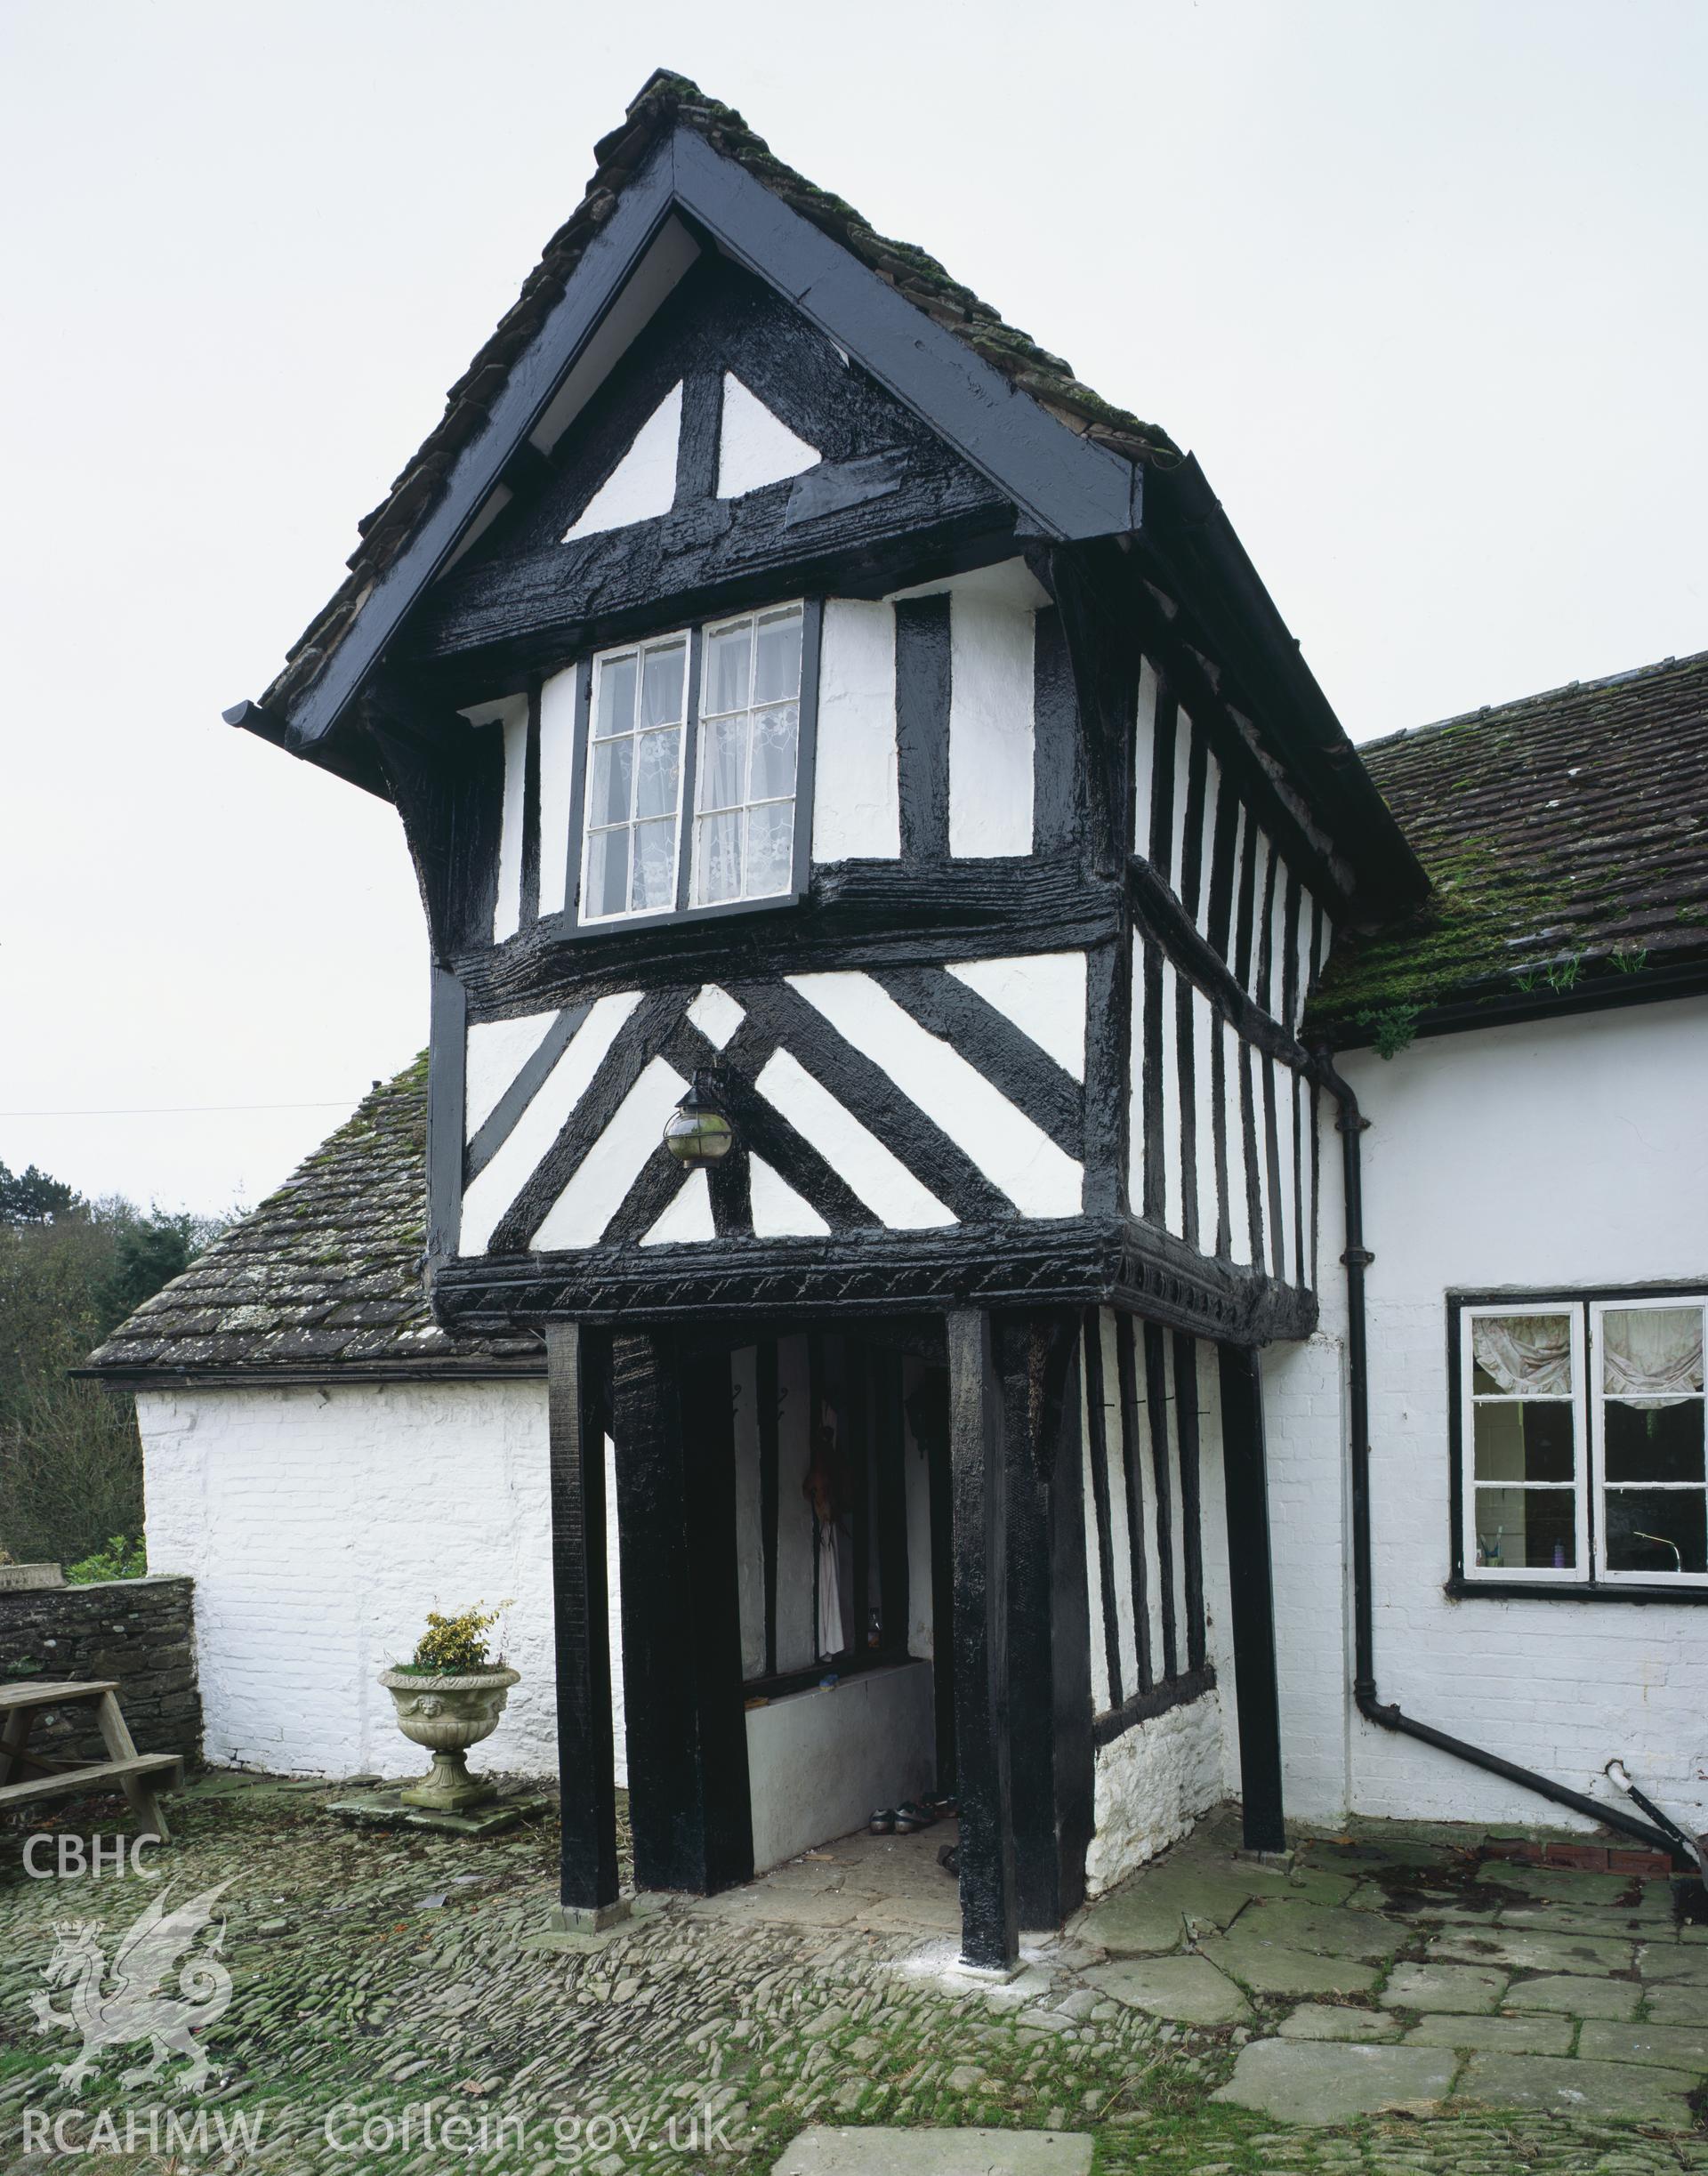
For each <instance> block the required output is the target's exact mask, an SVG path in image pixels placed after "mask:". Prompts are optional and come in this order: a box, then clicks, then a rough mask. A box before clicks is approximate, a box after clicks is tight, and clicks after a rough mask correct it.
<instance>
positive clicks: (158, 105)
mask: <svg viewBox="0 0 1708 2176" xmlns="http://www.w3.org/2000/svg"><path fill="white" fill-rule="evenodd" d="M661 63H662V64H665V65H668V66H670V67H673V68H676V69H681V70H683V71H684V72H686V73H688V74H689V75H692V76H694V77H696V78H697V80H698V81H699V82H700V83H701V84H702V85H704V86H705V88H706V89H707V90H708V91H710V92H712V93H715V94H716V95H717V96H719V97H720V98H722V99H724V100H726V101H728V102H729V103H730V104H733V105H737V106H739V107H740V108H742V109H743V110H744V111H745V114H746V116H747V117H748V119H749V120H750V121H751V122H752V123H753V125H754V126H755V127H756V128H757V129H758V130H759V132H760V133H761V134H762V135H764V136H766V137H767V138H769V141H771V143H772V144H773V145H774V147H775V148H776V149H777V151H778V152H779V153H780V154H781V155H782V156H783V157H785V158H786V159H788V160H789V161H790V162H792V163H793V164H794V165H797V166H799V167H800V168H802V170H803V171H804V172H806V173H809V174H810V175H811V176H812V177H813V178H814V179H815V180H816V181H820V182H822V183H823V184H825V185H826V187H828V188H831V189H836V190H839V191H840V192H841V193H842V195H844V196H845V197H849V198H850V200H851V201H852V202H853V203H855V204H857V205H858V206H859V207H860V209H861V210H862V211H863V212H864V213H865V214H866V216H867V217H868V218H870V219H871V220H872V221H873V222H874V224H875V225H876V226H878V227H879V228H880V229H881V230H885V231H887V232H889V233H891V234H897V235H900V236H903V237H905V238H908V239H910V240H913V241H916V242H918V243H921V244H922V245H923V246H926V247H927V248H929V249H931V251H933V252H934V253H935V254H937V255H939V256H940V257H941V258H942V260H943V261H944V262H945V263H946V264H947V265H948V267H949V268H950V270H952V271H953V272H954V273H955V276H956V277H957V278H962V279H964V280H966V281H967V282H969V283H970V284H971V286H974V287H975V288H977V289H978V291H979V293H980V294H983V295H985V296H986V297H987V298H988V299H989V300H990V301H991V302H994V303H995V305H996V306H997V307H998V308H999V309H1000V310H1002V311H1003V314H1004V315H1005V316H1006V317H1008V318H1010V319H1011V320H1012V321H1013V322H1014V323H1016V324H1019V325H1021V326H1025V327H1027V330H1028V331H1030V332H1032V333H1033V334H1035V336H1036V337H1038V338H1039V339H1040V340H1042V341H1043V343H1044V344H1045V345H1046V346H1048V347H1051V348H1052V349H1054V350H1055V351H1057V352H1059V353H1061V354H1064V355H1066V356H1067V357H1068V359H1070V360H1071V361H1072V362H1073V364H1074V365H1075V367H1076V368H1077V369H1078V371H1079V372H1080V374H1081V375H1083V376H1084V378H1086V379H1087V380H1088V381H1089V382H1090V383H1092V384H1093V385H1095V386H1096V387H1098V389H1099V390H1100V391H1102V392H1104V393H1106V394H1107V395H1108V396H1109V397H1110V398H1111V399H1116V400H1118V401H1121V402H1124V403H1125V404H1127V405H1128V406H1130V407H1133V408H1135V409H1136V410H1137V411H1138V412H1139V413H1140V415H1144V416H1147V417H1154V418H1156V420H1158V421H1160V422H1162V423H1164V424H1165V425H1166V426H1167V428H1168V429H1169V430H1170V431H1172V433H1173V435H1174V436H1175V437H1176V439H1179V440H1180V441H1181V442H1182V443H1183V444H1185V445H1188V446H1189V447H1192V448H1193V449H1194V450H1195V451H1196V453H1197V455H1198V456H1199V458H1200V459H1201V460H1202V461H1203V463H1204V467H1205V469H1206V470H1207V471H1208V473H1209V475H1210V478H1211V480H1212V482H1213V484H1214V485H1215V487H1216V488H1217V490H1218V491H1219V492H1220V494H1221V497H1222V499H1223V502H1224V503H1225V504H1226V505H1227V507H1228V509H1229V512H1230V514H1231V516H1232V518H1233V520H1234V521H1235V523H1236V525H1237V528H1239V530H1240V532H1241V534H1242V536H1244V538H1245V543H1246V545H1247V547H1248V549H1249V550H1250V552H1251V553H1252V555H1253V559H1254V560H1256V562H1257V565H1258V567H1259V568H1260V569H1261V572H1262V573H1263V575H1264V576H1265V578H1266V579H1267V581H1268V582H1269V586H1270V588H1271V590H1272V591H1273V592H1274V594H1275V596H1276V598H1277V601H1278V602H1279V604H1280V606H1281V608H1282V610H1283V611H1284V612H1285V615H1286V616H1287V617H1288V619H1289V621H1290V622H1291V625H1292V626H1293V631H1294V633H1296V634H1297V635H1298V637H1299V638H1300V640H1301V642H1302V644H1303V646H1304V649H1305V652H1306V655H1307V656H1308V657H1309V659H1310V662H1311V664H1312V665H1313V666H1314V667H1315V669H1316V672H1317V676H1318V678H1319V679H1320V680H1321V681H1322V682H1323V685H1324V686H1325V688H1326V689H1327V690H1328V693H1329V696H1330V697H1331V699H1332V700H1333V702H1334V704H1335V705H1337V707H1338V709H1339V711H1340V713H1341V718H1342V719H1343V721H1345V723H1346V725H1347V727H1348V729H1349V730H1350V731H1351V733H1352V734H1353V735H1354V736H1355V737H1358V738H1360V739H1364V738H1368V737H1371V736H1373V735H1374V734H1377V733H1381V732H1384V731H1387V730H1389V729H1391V728H1393V727H1395V726H1398V725H1407V724H1414V723H1418V722H1421V721H1424V720H1427V719H1431V718H1437V717H1440V716H1443V715H1446V714H1448V713H1452V712H1454V711H1458V710H1463V709H1467V708H1471V707H1474V706H1475V705H1478V704H1480V703H1485V702H1490V701H1499V700H1502V699H1503V698H1506V697H1512V696H1517V695H1521V694H1525V693H1527V692H1529V691H1531V690H1533V689H1540V688H1544V687H1550V686H1554V685H1557V684H1558V683H1559V682H1560V681H1567V680H1572V679H1579V678H1589V677H1591V676H1593V675H1595V674H1598V673H1611V672H1618V671H1621V670H1623V669H1624V668H1625V667H1627V666H1631V665H1640V664H1643V663H1646V662H1648V661H1649V660H1651V659H1653V658H1656V657H1663V656H1665V655H1667V654H1669V653H1678V654H1682V653H1685V652H1688V651H1690V650H1694V649H1702V648H1704V647H1705V646H1708V573H1705V570H1704V544H1703V517H1702V511H1701V510H1702V508H1703V506H1704V503H1708V424H1705V423H1704V407H1705V404H1704V394H1703V389H1704V352H1705V351H1708V341H1705V340H1704V334H1705V333H1708V282H1705V281H1704V211H1705V209H1708V6H1704V5H1703V4H1689V0H1681V4H1664V0H1609V4H1582V0H1541V4H1535V5H1525V4H1513V0H1480V4H1454V0H1430V4H1429V5H1427V6H1420V5H1418V4H1416V0H1393V4H1390V0H1344V4H1340V0H1298V4H1293V0H1197V4H1188V0H1127V4H1124V5H1099V4H1093V0H1078V4H1076V5H1074V6H1073V7H1071V8H1068V9H1057V10H1051V9H1050V8H1047V7H1040V6H1039V5H1038V4H1037V0H1025V4H1018V0H979V4H976V5H969V4H960V5H955V6H932V5H931V4H929V0H927V4H920V0H908V4H906V5H894V4H888V0H859V4H858V5H855V6H847V7H838V8H831V7H825V6H819V7H816V8H812V9H806V8H802V6H801V5H799V4H798V0H796V4H793V5H787V6H784V5H743V4H740V0H724V4H721V5H720V6H718V7H716V8H710V7H706V6H705V5H703V4H701V5H693V6H684V5H681V4H679V0H650V4H649V5H647V6H645V7H636V8H626V9H617V10H612V9H609V8H606V7H603V6H601V7H597V8H595V7H591V6H586V5H572V4H565V0H555V4H547V0H483V4H481V5H480V6H479V7H471V6H469V5H468V4H467V0H455V4H453V0H247V4H244V5H240V6H234V5H232V4H230V0H210V4H197V0H78V4H77V5H75V6H71V5H67V4H65V0H0V185H3V187H4V196H3V197H0V201H4V204H5V206H6V215H5V219H4V226H3V227H0V294H4V297H5V298H6V305H7V307H8V309H9V311H10V314H11V323H10V326H9V327H8V331H7V337H6V339H5V341H4V356H3V359H0V370H3V371H4V379H5V381H6V382H5V384H4V398H3V399H0V416H4V423H0V430H3V431H4V433H5V438H6V441H7V442H6V444H5V447H4V475H5V479H6V483H7V495H6V496H7V499H8V501H9V503H10V504H11V506H12V514H11V516H10V517H9V518H8V519H7V520H6V521H5V523H4V544H0V551H3V552H4V569H3V570H0V600H3V601H0V611H3V612H4V626H5V633H6V651H5V659H4V672H5V681H4V684H5V690H6V699H5V708H4V735H5V740H4V798H3V799H0V857H4V859H3V862H0V1160H4V1162H6V1163H8V1164H10V1165H12V1166H13V1168H14V1169H15V1168H18V1167H19V1166H20V1165H23V1164H25V1163H27V1162H28V1161H30V1160H32V1159H33V1160H35V1161H36V1162H38V1163H40V1164H42V1165H44V1166H45V1167H47V1168H48V1169H50V1170H52V1171H53V1172H54V1173H58V1174H60V1175H61V1176H63V1177H65V1178H67V1179H69V1180H71V1181H74V1182H76V1183H77V1185H79V1186H81V1187H83V1188H84V1189H85V1190H87V1191H90V1192H101V1191H105V1190H109V1189H122V1190H124V1191H125V1192H127V1193H129V1194H131V1195H133V1197H137V1198H139V1199H141V1200H144V1201H147V1200H150V1199H157V1200H158V1201H160V1202H161V1203H162V1204H164V1205H174V1206H175V1205H190V1206H193V1207H197V1208H204V1209H205V1208H216V1207H220V1206H222V1205H226V1204H228V1203H230V1201H232V1200H233V1199H234V1198H242V1199H245V1200H247V1201H250V1202H253V1201H254V1200H256V1199H258V1198H259V1197H261V1195H262V1194H263V1193H264V1192H265V1191H267V1190H268V1189H270V1187H271V1186H273V1185H274V1184H276V1183H277V1182H278V1180H279V1179H281V1178H282V1177H284V1176H285V1175H286V1173H287V1172H288V1171H289V1169H290V1168H291V1167H292V1165H294V1163H295V1162H296V1161H297V1160H298V1159H299V1158H300V1157H302V1155H303V1154H304V1153H306V1151H307V1150H308V1149H309V1148H311V1147H312V1146H313V1145H314V1144H315V1142H316V1141H317V1140H319V1139H320V1138H321V1137H322V1135H324V1134H325V1133H326V1132H328V1131H329V1130H330V1128H331V1127H332V1125H333V1124H335V1123H336V1122H337V1121H338V1120H339V1118H340V1117H341V1116H342V1114H343V1112H344V1110H346V1109H347V1108H349V1106H350V1102H351V1101H352V1100H354V1098H355V1097H356V1096H357V1095H358V1094H359V1093H360V1092H362V1091H364V1090H365V1089H366V1087H367V1084H368V1082H369V1080H370V1079H372V1078H373V1077H375V1076H379V1075H384V1074H387V1073H389V1072H391V1070H393V1069H394V1068H397V1067H398V1066H399V1065H400V1064H402V1063H404V1062H406V1061H407V1060H408V1058H409V1057H410V1056H411V1055H412V1054H413V1053H414V1052H415V1050H416V1049H417V1048H418V1047H419V1046H420V1045H421V1044H422V1043H423V1041H424V1039H425V1032H426V1030H425V1015H426V1007H425V988H426V954H425V941H424V938H423V931H422V927H421V923H420V918H419V910H418V907H417V903H416V899H415V890H414V884H413V881H412V878H411V875H410V872H409V867H408V864H407V859H406V857H405V854H404V850H403V845H402V840H401V836H400V834H399V830H398V826H397V823H396V819H395V818H394V817H393V816H392V815H391V811H390V810H389V809H387V808H386V807H384V806H383V804H382V803H380V802H376V801H373V800H370V799H369V798H368V797H367V796H366V795H364V794H360V793H358V792H357V791H355V790H354V789H353V788H350V787H348V786H343V785H342V784H341V783H339V782H337V781H335V780H333V779H330V778H326V777H325V776H323V775H321V774H319V773H318V772H316V771H314V770H311V769H310V768H309V767H307V766H305V765H302V764H298V763H296V762H293V761H292V760H291V759H290V758H289V757H286V756H284V755H281V754H278V753H276V752H275V751H273V750H271V749H270V748H267V747H265V746H263V745H262V744H261V743H260V742H258V741H256V740H254V739H253V738H251V737H248V736H247V735H244V734H240V733H233V732H231V731H230V730H229V729H227V728H226V727H224V726H223V725H222V723H221V722H220V712H221V710H222V707H224V706H225V705H229V704H230V703H232V702H234V701H235V700H237V699H238V697H241V696H246V695H247V696H257V695H259V694H260V693H261V691H262V688H263V686H264V685H265V684H266V682H267V681H268V680H269V679H270V677H271V675H272V673H273V672H274V670H275V668H276V666H277V665H278V661H279V659H280V657H281V656H282V654H283V651H284V649H285V648H286V644H287V643H288V642H289V641H291V640H292V639H293V638H294V635H295V634H296V633H297V632H298V630H299V629H300V628H301V627H302V625H303V624H304V622H305V621H306V620H307V619H308V618H309V617H310V614H311V613H312V612H313V611H314V610H315V609H316V608H318V605H319V604H320V603H321V602H322V601H323V600H324V599H325V598H326V596H327V595H328V594H329V593H330V592H331V591H332V589H333V588H334V586H335V585H336V584H337V582H338V580H339V578H340V576H341V573H342V560H343V558H344V556H345V554H346V553H347V552H348V551H349V550H350V547H351V545H352V544H353V543H354V541H355V522H356V520H357V518H358V516H359V515H360V514H362V513H363V512H366V511H367V509H368V508H369V507H370V506H372V505H373V504H375V501H376V500H377V499H379V498H380V497H381V496H382V495H383V491H384V489H385V487H386V485H387V483H388V482H389V480H391V477H392V476H393V475H395V473H396V472H397V471H398V469H399V467H400V466H401V464H402V463H403V462H404V460H405V458H406V457H407V455H408V454H409V453H410V452H411V451H412V450H413V448H414V447H415V445H416V444H417V442H418V441H419V440H420V439H422V437H423V436H424V434H425V432H426V431H427V430H428V429H429V428H430V427H431V423H433V421H434V419H435V418H436V417H437V415H439V409H440V407H441V405H442V395H443V391H444V389H445V387H446V386H447V385H448V384H449V383H451V381H452V380H453V378H455V376H456V375H457V374H458V372H459V371H460V370H461V369H462V367H463V364H464V363H465V362H466V360H467V359H468V357H469V356H470V355H471V353H472V352H473V351H474V350H475V348H476V347H477V346H478V345H479V343H480V342H481V341H482V340H483V339H484V338H485V336H486V334H487V332H488V330H489V329H490V328H491V326H493V325H494V324H495V321H496V320H497V318H499V316H500V315H501V314H502V313H503V311H504V310H505V308H506V307H507V306H508V305H509V303H510V302H511V301H512V298H513V296H514V294H515V291H516V289H517V287H518V286H519V285H520V281H521V279H522V278H523V276H524V275H525V274H526V272H527V271H528V268H529V266H530V265H531V264H532V263H533V262H534V261H535V259H536V256H537V254H538V253H539V250H540V248H541V246H542V245H543V244H544V241H545V239H546V238H547V237H548V236H549V235H550V234H551V232H552V230H553V229H554V228H555V227H556V226H557V225H558V224H559V223H560V221H561V220H562V219H563V218H564V217H565V216H566V215H567V214H568V211H569V210H570V209H571V207H572V206H574V204H575V203H576V200H577V198H578V197H579V195H580V193H581V189H582V186H583V183H584V180H585V177H586V175H587V174H588V173H589V172H590V171H591V166H592V159H591V147H592V143H593V141H594V140H595V138H597V137H598V136H600V135H601V134H602V133H604V132H605V131H606V130H607V129H608V128H610V127H611V126H612V125H614V124H615V123H616V121H617V120H618V119H619V118H620V117H621V115H622V112H623V109H624V105H625V104H626V102H627V101H628V100H629V99H630V98H631V97H632V95H633V93H634V92H635V91H636V90H637V89H638V88H639V86H640V85H641V82H642V81H643V80H644V79H645V77H647V75H648V74H649V72H650V70H651V69H653V68H654V67H655V66H656V65H658V64H661ZM255 1104H269V1105H281V1106H291V1107H292V1108H274V1109H265V1110H257V1109H229V1108H227V1109H185V1108H181V1107H185V1106H232V1105H255ZM139 1107H148V1108H147V1112H146V1115H141V1116H41V1115H37V1114H42V1113H54V1114H59V1113H67V1112H77V1113H84V1112H96V1113H108V1112H114V1111H124V1112H133V1111H135V1110H137V1109H138V1108H139ZM159 1107H174V1108H172V1109H170V1110H165V1111H163V1110H162V1109H161V1108H159ZM20 1114H28V1115H20Z"/></svg>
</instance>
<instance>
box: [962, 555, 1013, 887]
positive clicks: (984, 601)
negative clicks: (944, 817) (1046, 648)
mask: <svg viewBox="0 0 1708 2176" xmlns="http://www.w3.org/2000/svg"><path fill="white" fill-rule="evenodd" d="M1033 646H1034V620H1033V615H1032V614H1031V612H1030V611H1028V610H1027V609H1026V608H1024V607H1023V606H1017V605H1015V604H1012V603H1010V602H1008V601H1007V600H1004V599H1001V598H995V597H992V596H990V595H988V594H987V593H985V592H981V591H979V590H963V591H962V592H959V593H958V594H955V596H953V597H952V598H951V600H950V605H949V851H950V853H951V854H955V855H970V856H979V855H998V854H1029V853H1030V852H1031V851H1032V794H1033V778H1032V771H1033V737H1034V731H1033V689H1032V659H1033Z"/></svg>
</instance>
